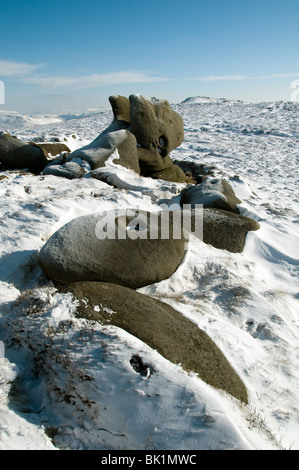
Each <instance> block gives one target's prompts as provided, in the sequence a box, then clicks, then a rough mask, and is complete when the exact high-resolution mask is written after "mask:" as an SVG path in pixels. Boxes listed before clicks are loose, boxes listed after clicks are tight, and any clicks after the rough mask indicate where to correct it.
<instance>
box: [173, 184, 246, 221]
mask: <svg viewBox="0 0 299 470" xmlns="http://www.w3.org/2000/svg"><path fill="white" fill-rule="evenodd" d="M241 202H242V201H240V199H238V198H237V197H236V195H235V193H234V190H233V189H232V187H231V186H230V184H229V183H228V182H227V181H226V180H224V179H219V178H212V179H205V180H204V181H203V182H202V183H200V184H197V185H193V186H187V187H186V188H184V189H183V191H182V193H181V206H183V205H184V204H188V205H191V207H192V208H194V207H195V205H196V204H202V205H203V207H214V208H216V209H223V210H226V211H230V212H235V213H237V214H238V213H239V209H238V208H237V204H240V203H241Z"/></svg>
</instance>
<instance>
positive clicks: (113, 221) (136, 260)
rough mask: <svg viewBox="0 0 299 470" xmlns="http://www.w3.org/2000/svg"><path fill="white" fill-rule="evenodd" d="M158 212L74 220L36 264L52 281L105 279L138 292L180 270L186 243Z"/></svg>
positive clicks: (110, 213) (169, 216)
mask: <svg viewBox="0 0 299 470" xmlns="http://www.w3.org/2000/svg"><path fill="white" fill-rule="evenodd" d="M163 213H164V214H165V213H166V211H163ZM161 214H162V212H158V213H156V214H154V213H149V212H146V211H139V210H130V211H124V213H122V214H121V213H120V211H107V212H104V213H100V214H91V215H86V216H81V217H78V218H76V219H74V220H72V221H70V222H69V223H67V224H66V225H64V226H63V227H61V228H60V229H59V230H58V231H57V232H55V233H54V234H53V235H52V236H51V238H50V239H49V240H48V241H47V242H46V244H45V245H44V246H43V248H42V249H41V251H40V253H39V257H38V259H39V264H40V266H41V267H42V269H43V270H44V272H45V273H46V274H47V275H48V277H49V278H50V279H51V280H52V281H54V282H56V283H70V282H76V281H106V282H113V283H117V284H120V285H123V286H128V287H132V288H138V287H142V286H145V285H148V284H153V283H155V282H160V281H161V280H163V279H166V278H168V277H170V276H171V275H172V274H173V273H174V272H175V270H176V269H177V268H178V266H179V265H180V263H181V261H182V259H183V256H184V252H185V243H186V242H187V235H185V234H184V231H183V228H182V227H181V226H180V224H179V225H178V226H177V225H176V222H175V221H174V220H173V217H172V213H171V212H167V213H166V214H165V215H163V216H161Z"/></svg>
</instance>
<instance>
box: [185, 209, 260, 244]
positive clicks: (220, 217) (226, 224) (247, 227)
mask: <svg viewBox="0 0 299 470" xmlns="http://www.w3.org/2000/svg"><path fill="white" fill-rule="evenodd" d="M195 217H196V210H194V209H193V210H191V231H192V232H194V231H195ZM201 223H202V234H201V235H202V240H203V242H204V243H207V244H208V245H212V246H214V247H215V248H218V249H221V250H227V251H230V252H231V253H241V252H242V251H243V249H244V245H245V241H246V235H247V233H248V232H249V231H255V230H258V229H259V227H260V225H259V223H258V222H257V221H256V220H254V219H252V218H250V217H245V216H243V215H240V214H235V213H233V212H229V211H224V210H221V209H203V211H202V218H201Z"/></svg>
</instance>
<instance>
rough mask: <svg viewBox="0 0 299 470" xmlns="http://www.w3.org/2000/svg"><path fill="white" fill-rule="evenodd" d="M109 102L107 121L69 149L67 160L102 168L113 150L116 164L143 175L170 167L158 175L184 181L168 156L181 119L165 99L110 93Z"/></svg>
mask: <svg viewBox="0 0 299 470" xmlns="http://www.w3.org/2000/svg"><path fill="white" fill-rule="evenodd" d="M109 101H110V104H111V107H112V111H113V120H112V122H111V124H110V125H109V126H108V127H107V129H105V130H104V131H103V132H102V133H101V134H100V135H99V136H98V137H97V138H96V139H94V140H93V141H92V142H91V143H89V144H88V145H86V146H84V147H82V148H80V149H77V150H75V151H74V152H71V154H70V155H69V156H68V158H67V160H68V161H71V160H73V159H75V158H81V159H82V160H86V161H87V162H88V163H89V164H90V167H91V169H92V170H96V169H97V168H101V167H104V166H105V164H106V161H107V159H108V158H109V157H110V155H112V154H113V153H114V152H115V151H116V150H117V152H116V153H115V154H116V155H117V156H118V158H114V159H113V162H114V163H116V164H120V165H122V166H124V167H126V168H129V169H131V170H133V171H135V172H136V173H138V174H140V173H141V174H142V175H143V176H151V175H152V174H156V173H157V172H161V170H166V169H168V168H170V170H169V171H165V172H162V173H160V176H159V178H161V179H164V177H165V179H166V180H167V181H176V182H182V181H185V180H183V178H184V174H183V173H184V172H183V171H182V170H178V169H177V168H173V166H174V165H173V162H172V160H171V158H170V156H169V152H171V150H173V149H174V148H176V147H178V146H179V145H180V144H181V143H182V141H183V138H184V125H183V119H182V117H181V116H180V115H179V114H178V113H176V112H175V111H173V110H172V109H171V107H170V104H169V103H168V101H166V100H158V99H155V98H151V99H150V100H147V99H145V98H143V97H142V96H140V95H131V96H130V97H129V99H128V98H126V97H124V96H120V95H113V96H110V97H109ZM154 177H156V176H155V175H154ZM175 178H177V179H175Z"/></svg>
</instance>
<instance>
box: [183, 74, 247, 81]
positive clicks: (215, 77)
mask: <svg viewBox="0 0 299 470" xmlns="http://www.w3.org/2000/svg"><path fill="white" fill-rule="evenodd" d="M246 79H247V77H245V76H244V75H208V76H207V77H197V78H193V79H192V80H201V81H203V82H215V81H218V80H246Z"/></svg>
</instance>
